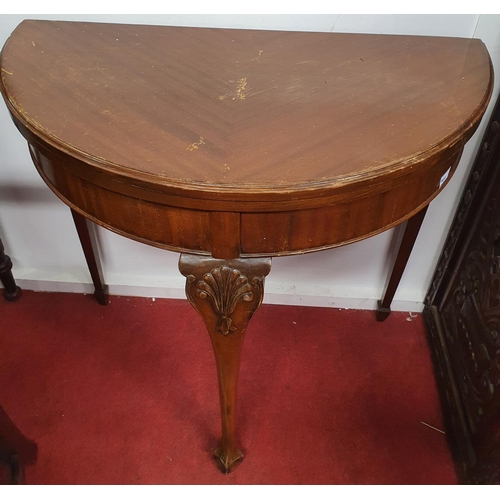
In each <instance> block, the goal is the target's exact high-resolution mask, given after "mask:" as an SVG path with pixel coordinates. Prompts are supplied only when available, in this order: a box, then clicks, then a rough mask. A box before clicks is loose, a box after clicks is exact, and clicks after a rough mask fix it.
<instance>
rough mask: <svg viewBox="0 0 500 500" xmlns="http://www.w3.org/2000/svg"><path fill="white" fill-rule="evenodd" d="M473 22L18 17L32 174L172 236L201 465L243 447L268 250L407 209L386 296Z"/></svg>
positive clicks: (462, 87)
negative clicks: (235, 23)
mask: <svg viewBox="0 0 500 500" xmlns="http://www.w3.org/2000/svg"><path fill="white" fill-rule="evenodd" d="M492 85H493V76H492V69H491V63H490V59H489V55H488V52H487V50H486V48H485V46H484V44H483V43H482V42H481V41H480V40H476V39H460V38H446V37H423V36H396V35H364V34H343V33H342V34H339V33H303V32H282V31H258V30H230V29H207V28H184V27H182V28H181V27H165V26H146V25H137V26H136V25H119V24H99V23H77V22H62V21H57V22H56V21H37V20H27V21H24V22H23V23H21V24H20V25H19V26H18V27H17V28H16V30H15V31H14V32H13V33H12V35H11V37H10V38H9V39H8V41H7V42H6V44H5V46H4V48H3V51H2V55H1V91H2V95H3V98H4V100H5V102H6V104H7V107H8V109H9V112H10V114H11V116H12V119H13V120H14V123H15V125H16V126H17V128H18V129H19V131H20V132H21V133H22V135H23V136H24V137H25V138H26V140H27V142H28V147H29V151H30V153H31V156H32V159H33V162H34V164H35V167H36V168H37V170H38V172H39V173H40V175H41V177H42V178H43V180H44V181H45V182H46V183H47V185H48V186H49V187H50V188H51V189H52V190H53V191H54V193H55V194H56V195H57V196H58V197H59V198H60V199H61V200H62V201H63V202H64V203H66V204H67V205H69V207H70V208H71V209H72V211H73V214H74V217H75V222H76V223H77V228H78V230H79V233H80V237H81V239H82V243H83V244H84V248H85V249H86V256H87V260H88V262H89V266H90V269H91V272H92V276H93V278H94V283H95V284H96V292H98V293H100V294H101V299H102V296H103V294H104V293H105V289H104V286H103V283H102V282H101V278H100V275H99V272H98V266H97V265H96V261H95V256H94V255H93V253H92V246H91V244H90V243H89V239H88V233H86V226H85V223H86V220H91V221H93V222H95V223H97V224H99V225H101V226H103V227H105V228H108V229H110V230H112V231H115V232H117V233H119V234H121V235H124V236H127V237H129V238H132V239H134V240H137V241H140V242H144V243H148V244H150V245H154V246H157V247H160V248H165V249H168V250H173V251H177V252H180V253H181V256H180V261H179V269H180V272H181V273H182V274H183V275H184V276H185V277H186V294H187V297H188V299H189V301H190V303H191V304H192V305H193V306H194V308H195V309H196V310H197V311H198V313H200V315H201V316H202V317H203V319H204V321H205V323H206V326H207V329H208V332H209V334H210V338H211V340H212V344H213V348H214V351H215V358H216V364H217V370H218V379H219V392H220V406H221V414H222V440H221V444H220V447H219V448H218V449H217V451H216V456H217V457H218V465H219V466H220V468H221V469H222V470H223V471H225V472H228V471H230V470H231V469H232V468H234V466H235V465H236V464H237V463H238V462H239V461H240V460H241V458H242V454H241V452H240V451H239V450H238V448H237V446H236V445H237V443H236V442H235V432H234V431H235V405H236V385H237V376H238V371H239V361H240V353H241V348H242V341H243V336H244V333H245V330H246V327H247V324H248V322H249V320H250V318H251V316H252V314H253V313H254V312H255V310H256V309H257V308H258V307H259V305H260V303H261V301H262V296H263V292H264V277H265V276H266V275H267V274H268V273H269V271H270V267H271V258H272V257H278V256H282V255H293V254H302V253H305V252H312V251H317V250H324V249H328V248H333V247H336V246H339V245H344V244H347V243H351V242H354V241H358V240H361V239H363V238H367V237H369V236H372V235H375V234H377V233H380V232H381V231H385V230H386V229H389V228H391V227H393V226H396V225H397V224H399V223H401V222H404V221H408V222H407V225H406V229H405V231H404V234H403V237H402V242H401V246H400V250H399V255H398V257H397V259H396V263H395V265H394V269H393V271H392V274H391V277H390V279H389V281H388V285H387V289H386V292H385V295H384V298H383V299H382V301H381V302H380V303H379V311H378V313H379V319H384V317H386V316H387V314H388V313H389V311H390V308H389V306H390V302H391V300H392V297H393V295H394V292H395V290H396V287H397V284H398V282H399V278H400V277H401V274H402V272H403V270H404V267H405V263H406V260H407V258H408V256H409V254H410V252H411V248H412V246H413V242H414V240H415V237H416V235H417V233H418V229H419V227H420V224H421V222H422V219H423V216H424V213H425V209H426V207H427V205H428V204H429V203H430V202H431V200H432V199H433V198H434V197H435V196H436V195H438V194H439V192H440V191H441V190H442V189H443V188H444V187H445V185H446V184H447V182H448V181H449V179H450V178H451V177H452V175H453V173H454V171H455V169H456V167H457V164H458V162H459V159H460V156H461V153H462V150H463V148H464V145H465V144H466V142H467V141H468V139H469V138H470V137H471V136H472V134H473V133H474V131H475V130H476V128H477V127H478V124H479V122H480V120H481V117H482V115H483V113H484V111H485V109H486V106H487V104H488V101H489V99H490V95H491V91H492Z"/></svg>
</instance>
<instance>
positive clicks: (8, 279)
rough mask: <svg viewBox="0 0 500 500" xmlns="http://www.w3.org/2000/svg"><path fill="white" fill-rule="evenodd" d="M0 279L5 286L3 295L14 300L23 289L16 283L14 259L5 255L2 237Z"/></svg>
mask: <svg viewBox="0 0 500 500" xmlns="http://www.w3.org/2000/svg"><path fill="white" fill-rule="evenodd" d="M0 281H1V282H2V285H3V286H4V289H3V296H4V298H5V300H9V301H14V300H17V299H18V298H19V296H20V295H21V289H20V288H19V287H18V286H17V285H16V282H15V280H14V276H12V261H11V260H10V257H9V256H8V255H5V249H4V247H3V243H2V240H1V239H0Z"/></svg>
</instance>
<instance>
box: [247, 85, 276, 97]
mask: <svg viewBox="0 0 500 500" xmlns="http://www.w3.org/2000/svg"><path fill="white" fill-rule="evenodd" d="M277 88H278V86H277V85H275V86H274V87H270V88H268V89H264V90H259V92H254V93H253V94H248V96H247V97H253V96H254V95H257V94H262V92H268V91H269V90H274V89H277Z"/></svg>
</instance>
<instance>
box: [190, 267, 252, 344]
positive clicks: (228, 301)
mask: <svg viewBox="0 0 500 500" xmlns="http://www.w3.org/2000/svg"><path fill="white" fill-rule="evenodd" d="M196 296H197V297H199V298H200V299H206V298H210V299H211V300H212V302H213V304H214V307H215V309H216V311H217V313H218V314H219V315H220V320H221V323H220V326H219V329H220V331H221V333H222V335H229V334H230V333H231V332H234V331H236V330H237V328H236V327H235V326H234V325H233V320H232V319H231V314H232V313H233V312H234V309H235V308H236V305H237V303H238V301H239V300H244V301H245V302H250V301H251V300H253V292H252V286H251V285H250V283H248V278H247V277H246V276H244V275H242V274H241V273H240V272H239V271H238V270H237V269H231V268H230V267H227V266H221V267H217V268H215V269H212V270H211V271H210V272H209V273H206V274H205V275H204V276H203V280H200V281H198V283H197V284H196Z"/></svg>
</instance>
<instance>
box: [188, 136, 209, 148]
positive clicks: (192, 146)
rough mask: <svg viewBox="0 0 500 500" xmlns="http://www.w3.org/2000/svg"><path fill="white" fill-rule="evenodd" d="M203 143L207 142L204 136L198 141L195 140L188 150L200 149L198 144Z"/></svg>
mask: <svg viewBox="0 0 500 500" xmlns="http://www.w3.org/2000/svg"><path fill="white" fill-rule="evenodd" d="M202 144H205V139H204V138H203V137H200V140H199V141H198V142H193V144H190V145H189V146H188V147H187V148H186V150H187V151H194V150H195V149H198V146H201V145H202Z"/></svg>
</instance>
